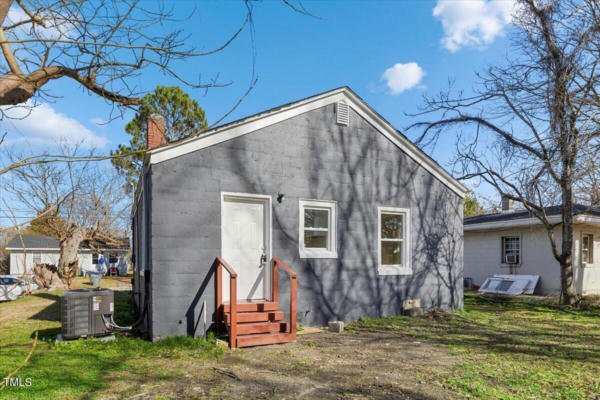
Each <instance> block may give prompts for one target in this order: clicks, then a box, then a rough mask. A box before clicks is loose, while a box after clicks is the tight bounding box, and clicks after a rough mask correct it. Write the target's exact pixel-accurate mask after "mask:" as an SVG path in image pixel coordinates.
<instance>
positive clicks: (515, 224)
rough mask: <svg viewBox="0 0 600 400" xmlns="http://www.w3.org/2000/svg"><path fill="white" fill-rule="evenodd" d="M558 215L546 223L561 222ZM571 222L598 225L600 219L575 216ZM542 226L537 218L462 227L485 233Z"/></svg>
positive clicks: (467, 230) (465, 229) (551, 217)
mask: <svg viewBox="0 0 600 400" xmlns="http://www.w3.org/2000/svg"><path fill="white" fill-rule="evenodd" d="M561 219H562V217H561V216H560V215H553V216H550V217H548V222H550V223H551V224H556V223H559V222H560V221H561ZM573 222H574V223H576V224H584V223H588V224H600V217H594V216H591V215H576V216H575V217H574V218H573ZM535 225H542V221H540V220H539V219H537V218H519V219H511V220H508V221H493V222H482V223H480V224H469V225H465V226H464V231H465V232H469V231H485V230H494V229H505V228H522V227H527V226H535Z"/></svg>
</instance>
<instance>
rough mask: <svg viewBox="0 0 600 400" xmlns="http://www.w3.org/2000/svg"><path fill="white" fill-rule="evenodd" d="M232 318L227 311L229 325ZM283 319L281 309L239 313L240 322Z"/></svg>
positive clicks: (226, 317)
mask: <svg viewBox="0 0 600 400" xmlns="http://www.w3.org/2000/svg"><path fill="white" fill-rule="evenodd" d="M230 319H231V314H230V313H225V323H226V324H227V325H229V323H230ZM282 319H283V312H281V311H266V312H239V313H238V315H237V322H238V324H242V323H244V322H276V321H281V320H282Z"/></svg>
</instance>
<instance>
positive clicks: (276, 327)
mask: <svg viewBox="0 0 600 400" xmlns="http://www.w3.org/2000/svg"><path fill="white" fill-rule="evenodd" d="M227 328H228V329H227V331H228V332H229V326H227ZM287 329H288V324H287V323H286V322H251V323H245V324H238V325H237V334H238V335H249V334H254V333H272V332H281V333H284V332H287Z"/></svg>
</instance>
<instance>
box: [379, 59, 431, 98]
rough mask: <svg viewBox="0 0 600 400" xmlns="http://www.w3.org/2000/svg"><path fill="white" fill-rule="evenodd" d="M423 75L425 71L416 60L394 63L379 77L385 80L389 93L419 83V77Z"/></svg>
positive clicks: (402, 90)
mask: <svg viewBox="0 0 600 400" xmlns="http://www.w3.org/2000/svg"><path fill="white" fill-rule="evenodd" d="M424 76H425V71H423V70H422V69H421V67H419V64H417V63H416V62H409V63H406V64H401V63H398V64H395V65H394V66H393V67H390V68H388V69H386V70H385V72H384V73H383V75H382V76H381V79H382V80H383V81H385V84H386V85H387V87H388V89H389V90H390V93H392V94H400V93H402V92H404V91H405V90H409V89H412V88H414V87H415V86H417V85H418V84H419V83H421V79H423V77H424Z"/></svg>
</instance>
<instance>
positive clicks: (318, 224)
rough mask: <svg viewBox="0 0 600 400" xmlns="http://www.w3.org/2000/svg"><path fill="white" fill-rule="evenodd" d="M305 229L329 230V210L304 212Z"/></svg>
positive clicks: (308, 210)
mask: <svg viewBox="0 0 600 400" xmlns="http://www.w3.org/2000/svg"><path fill="white" fill-rule="evenodd" d="M304 227H305V228H328V227H329V210H311V209H305V210H304Z"/></svg>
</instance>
